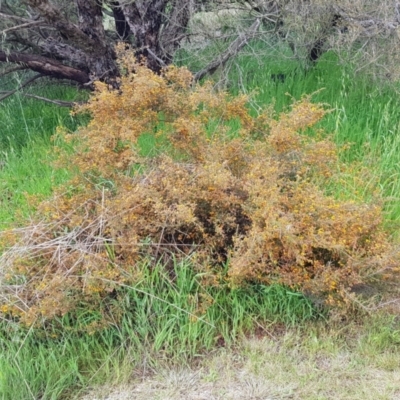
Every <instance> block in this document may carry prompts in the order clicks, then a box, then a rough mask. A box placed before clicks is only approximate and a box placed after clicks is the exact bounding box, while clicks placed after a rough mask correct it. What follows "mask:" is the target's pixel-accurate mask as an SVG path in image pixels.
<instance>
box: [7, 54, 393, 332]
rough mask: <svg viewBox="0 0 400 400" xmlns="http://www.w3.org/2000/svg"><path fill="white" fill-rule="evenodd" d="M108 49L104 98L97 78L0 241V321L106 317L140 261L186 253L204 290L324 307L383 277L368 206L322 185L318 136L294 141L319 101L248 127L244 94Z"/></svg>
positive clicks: (329, 166)
mask: <svg viewBox="0 0 400 400" xmlns="http://www.w3.org/2000/svg"><path fill="white" fill-rule="evenodd" d="M119 53H120V60H121V64H122V66H123V68H122V69H123V70H124V71H126V74H125V75H123V76H122V77H121V81H120V90H119V91H115V90H112V89H110V88H109V87H108V86H107V85H105V84H102V83H97V84H96V92H95V94H94V95H93V96H92V98H91V100H90V101H89V102H88V103H87V104H86V105H84V106H82V107H80V108H78V109H77V110H76V111H77V112H88V113H90V115H91V116H92V120H91V122H90V123H89V124H88V126H87V127H86V128H83V129H81V130H80V136H79V138H78V137H77V135H76V134H72V135H71V134H67V133H65V132H62V131H60V132H59V135H60V137H61V139H63V140H65V141H67V142H68V141H70V142H74V143H75V153H74V155H72V156H71V155H70V154H64V155H63V154H62V151H61V155H60V160H59V162H58V165H59V166H63V167H64V168H68V167H69V166H73V167H74V168H78V170H79V173H78V174H77V175H76V176H75V178H74V179H73V180H72V181H70V182H69V183H68V185H67V186H66V187H63V188H61V189H60V190H58V191H57V192H56V193H55V195H54V196H53V197H52V198H51V199H50V200H47V201H43V202H41V203H40V204H38V214H37V218H36V220H35V221H34V222H33V223H32V224H31V225H30V226H27V227H26V228H24V229H20V230H14V231H5V232H3V234H2V246H3V247H5V248H8V250H6V251H4V253H3V255H2V258H1V264H2V266H3V269H2V272H1V273H2V285H1V287H2V291H3V292H2V297H1V301H2V305H1V309H0V311H1V312H2V314H3V316H5V317H7V318H10V317H12V318H17V319H18V320H20V321H21V322H23V323H24V324H27V325H32V324H35V323H39V324H42V323H46V321H50V320H53V319H55V318H59V317H60V316H64V315H70V314H71V313H74V312H75V311H76V310H77V309H79V308H80V307H84V308H85V309H87V310H99V312H100V314H101V315H103V316H104V321H107V315H109V312H110V311H109V310H112V314H113V315H120V314H121V313H120V312H118V307H119V306H118V302H115V301H114V299H115V296H116V293H117V292H118V288H120V287H121V286H134V285H135V284H137V283H138V282H140V279H141V277H142V273H143V271H141V270H140V268H138V266H139V265H141V263H143V260H149V261H150V263H149V268H152V266H154V265H156V264H157V263H159V262H162V263H164V264H166V265H167V266H168V265H172V264H171V263H172V261H171V260H173V259H174V258H176V259H178V260H179V259H185V258H187V257H188V256H190V257H191V259H192V260H193V264H192V265H193V268H194V270H195V272H196V273H199V274H200V276H201V283H202V285H204V286H205V287H214V288H220V287H225V285H229V286H230V287H231V288H232V290H235V288H241V287H246V286H247V285H254V284H256V285H258V284H264V285H273V284H278V285H283V286H285V287H288V288H290V289H292V290H297V291H300V292H303V293H305V294H310V295H313V296H316V297H317V298H319V299H322V301H324V303H325V304H326V305H329V306H332V307H343V306H346V305H349V304H351V303H352V302H351V300H352V297H353V295H352V294H351V293H350V291H351V288H352V287H353V286H354V285H356V284H360V283H363V282H366V281H368V280H369V279H371V277H372V276H377V275H380V276H382V275H385V274H387V275H389V274H391V273H393V272H395V271H396V265H397V262H398V252H397V250H396V248H395V247H394V246H393V245H392V244H391V243H390V241H389V238H388V237H387V235H386V233H385V231H384V230H383V228H382V212H381V208H380V207H379V205H373V204H359V203H357V202H355V201H341V200H338V199H335V198H333V197H330V196H328V195H327V194H326V193H325V192H324V190H323V189H322V187H323V186H324V185H326V184H327V183H329V182H330V181H331V180H332V179H335V178H336V176H335V174H336V172H335V171H340V170H341V168H345V167H344V166H343V165H341V163H340V162H339V160H338V157H337V148H336V146H335V145H334V144H333V143H332V141H331V140H329V138H325V139H324V138H321V137H320V136H319V135H318V134H317V135H314V137H311V136H306V135H302V134H301V133H302V132H303V131H304V130H309V129H312V128H313V126H314V125H315V124H316V123H317V122H318V121H320V120H321V118H323V116H324V115H325V113H326V111H325V110H324V107H323V106H322V105H319V104H313V103H312V102H311V100H310V97H304V98H303V99H302V100H300V101H298V102H295V103H294V104H293V105H292V107H291V109H290V110H289V111H288V112H286V113H282V114H280V115H279V116H278V118H275V116H274V115H273V114H272V113H271V111H270V110H269V109H266V110H264V111H261V112H260V113H259V114H258V115H257V116H255V117H253V116H252V115H251V114H250V113H249V111H248V109H247V97H246V96H236V97H232V96H229V95H228V94H227V93H225V92H214V91H213V90H212V86H211V85H210V84H207V83H206V84H204V85H194V84H193V83H192V76H191V74H190V72H189V71H188V70H187V69H185V68H176V67H170V68H168V69H165V70H164V71H163V73H162V74H161V75H155V74H154V73H153V72H152V71H150V70H148V69H147V68H146V67H145V66H143V65H141V64H139V63H137V62H136V59H135V57H134V55H133V54H131V53H129V52H126V51H125V50H122V49H119ZM142 135H147V136H148V135H153V136H154V146H155V151H154V153H153V154H154V155H147V156H144V155H143V154H142V153H141V149H140V146H139V145H138V143H139V142H140V139H141V137H142ZM171 274H172V275H174V271H173V268H172V267H171ZM111 304H113V306H112V307H111ZM104 321H103V322H104ZM103 322H99V323H97V322H96V326H99V327H101V326H102V324H103Z"/></svg>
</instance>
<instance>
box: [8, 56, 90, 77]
mask: <svg viewBox="0 0 400 400" xmlns="http://www.w3.org/2000/svg"><path fill="white" fill-rule="evenodd" d="M0 62H9V63H16V64H20V65H23V66H25V67H27V68H29V69H31V70H32V71H36V72H39V73H41V74H42V75H47V76H51V77H53V78H58V79H70V80H73V81H76V82H79V83H82V84H84V83H87V82H89V80H90V78H89V74H88V73H86V72H85V71H81V70H80V69H77V68H73V67H70V66H68V65H65V64H62V63H60V62H58V61H55V60H52V59H50V58H47V57H41V56H37V55H34V54H23V53H6V52H4V51H0Z"/></svg>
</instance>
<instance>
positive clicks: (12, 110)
mask: <svg viewBox="0 0 400 400" xmlns="http://www.w3.org/2000/svg"><path fill="white" fill-rule="evenodd" d="M8 84H9V85H10V83H9V82H8ZM4 86H5V87H7V84H4ZM29 92H30V93H33V94H36V95H39V96H42V97H47V98H51V99H62V100H65V101H80V100H81V99H83V98H85V97H87V93H85V92H83V93H81V92H78V91H77V88H75V87H73V86H67V85H62V84H55V83H53V82H51V84H50V82H47V85H46V84H43V83H41V84H37V85H35V86H33V87H32V88H31V90H30V91H29ZM85 122H86V120H85V118H83V117H73V116H71V115H70V109H69V108H65V107H59V106H56V105H54V104H50V103H46V102H43V101H39V100H35V99H31V98H27V97H24V96H22V95H21V94H19V93H16V94H15V95H13V96H11V97H9V98H8V99H6V100H5V101H3V102H1V103H0V205H1V207H0V229H4V228H5V227H6V226H8V225H9V224H10V223H12V222H16V221H17V220H18V219H19V217H23V218H26V217H28V216H29V215H30V213H32V212H33V209H32V207H31V206H30V204H29V202H28V201H27V195H37V196H40V197H46V196H48V195H50V194H51V192H52V189H53V188H54V186H56V185H58V184H60V183H62V182H65V181H66V180H67V179H68V178H69V175H68V173H67V172H66V171H62V170H56V169H54V167H53V166H52V164H51V162H52V160H54V159H55V154H54V143H53V142H52V141H51V137H52V135H53V134H54V133H55V131H56V128H57V127H58V126H63V127H65V128H66V129H69V130H71V131H75V130H76V129H77V127H78V126H79V125H80V124H83V123H85ZM23 218H22V219H23Z"/></svg>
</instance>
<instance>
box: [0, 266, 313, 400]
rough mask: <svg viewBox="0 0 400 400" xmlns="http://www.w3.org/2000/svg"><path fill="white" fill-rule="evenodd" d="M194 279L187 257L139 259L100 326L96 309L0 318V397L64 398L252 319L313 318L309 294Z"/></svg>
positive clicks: (191, 352) (219, 337)
mask: <svg viewBox="0 0 400 400" xmlns="http://www.w3.org/2000/svg"><path fill="white" fill-rule="evenodd" d="M201 282H202V280H201V276H199V275H197V274H196V273H195V272H194V267H193V265H190V263H189V262H186V263H175V264H174V266H173V269H172V270H171V267H169V268H165V267H163V266H162V265H158V266H157V267H156V268H154V269H150V268H148V266H147V265H146V264H145V263H144V264H143V265H142V266H141V279H140V280H139V281H138V282H137V284H136V285H134V286H130V287H128V286H124V287H120V288H119V289H116V292H115V299H116V301H118V303H119V305H120V306H122V308H123V311H122V312H121V313H120V318H118V315H114V314H113V313H110V315H109V326H108V327H105V328H103V329H102V330H100V331H99V330H97V331H95V332H93V333H91V331H90V326H91V324H93V323H95V322H96V321H98V320H99V318H100V316H99V314H97V313H95V312H92V313H88V312H87V311H86V310H85V309H82V310H81V312H80V313H79V314H78V315H76V316H75V317H74V318H71V316H65V317H60V319H59V321H58V324H52V325H51V326H45V325H43V326H39V327H36V328H35V329H26V330H24V329H22V328H21V327H20V326H18V325H16V324H13V323H12V322H5V321H3V322H0V350H1V354H0V398H2V399H4V400H6V399H10V400H14V399H39V398H40V399H42V400H46V399H70V398H71V393H72V392H76V391H79V390H83V389H84V388H87V387H89V386H90V385H94V384H98V383H101V382H104V380H108V381H110V380H113V379H114V381H118V380H119V379H127V378H128V377H129V375H130V374H131V371H132V370H134V369H135V367H137V366H139V365H140V364H141V363H142V362H143V359H144V358H150V359H152V360H153V362H154V361H156V360H169V361H175V362H187V361H188V360H189V359H193V358H194V357H196V356H197V355H200V354H201V353H204V351H205V350H211V349H213V348H215V347H216V346H227V345H228V346H229V345H230V344H232V343H234V341H235V340H236V339H237V338H238V337H239V336H240V335H242V334H244V333H245V332H247V331H248V332H250V331H251V330H252V328H253V327H254V325H255V323H258V324H260V326H264V325H265V324H266V323H273V322H283V323H286V324H293V325H294V324H301V323H304V322H305V321H308V320H311V319H315V318H316V317H317V316H318V312H317V311H316V310H315V308H314V307H313V305H312V304H311V302H310V301H309V300H308V299H306V298H305V297H304V296H302V295H299V294H297V293H294V292H291V291H289V290H287V289H284V288H282V287H279V286H271V287H262V286H259V287H251V288H248V289H243V288H242V289H233V288H229V287H222V288H212V287H209V288H207V287H204V286H203V285H202V283H201ZM127 364H129V370H124V365H127Z"/></svg>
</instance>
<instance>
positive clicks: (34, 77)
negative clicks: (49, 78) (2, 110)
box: [0, 74, 44, 101]
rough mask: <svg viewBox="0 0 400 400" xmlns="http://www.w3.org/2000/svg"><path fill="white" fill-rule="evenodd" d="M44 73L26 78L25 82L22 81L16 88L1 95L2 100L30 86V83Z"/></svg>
mask: <svg viewBox="0 0 400 400" xmlns="http://www.w3.org/2000/svg"><path fill="white" fill-rule="evenodd" d="M43 76H44V75H42V74H38V75H35V76H33V77H32V78H29V79H28V80H26V81H25V82H24V83H21V85H19V86H18V87H17V88H16V89H14V90H11V91H9V92H7V93H6V94H4V95H3V96H1V97H0V101H3V100H5V99H6V98H7V97H10V96H12V95H13V94H14V93H16V92H18V91H19V90H21V89H23V88H24V87H26V86H28V85H29V84H31V83H32V82H33V81H35V80H36V79H39V78H42V77H43Z"/></svg>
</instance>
